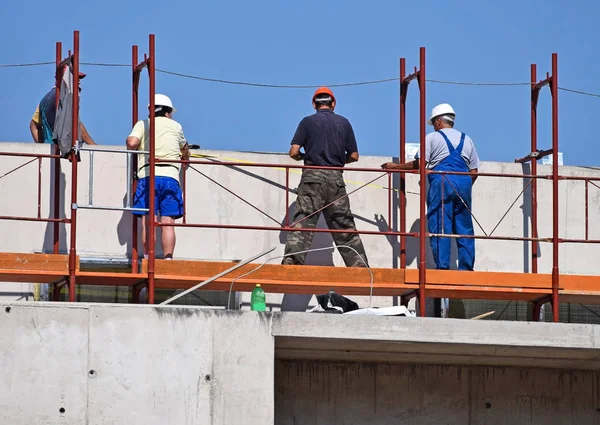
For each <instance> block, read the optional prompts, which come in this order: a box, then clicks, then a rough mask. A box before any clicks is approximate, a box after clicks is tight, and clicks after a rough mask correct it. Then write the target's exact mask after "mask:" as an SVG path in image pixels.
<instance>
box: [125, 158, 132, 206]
mask: <svg viewBox="0 0 600 425" xmlns="http://www.w3.org/2000/svg"><path fill="white" fill-rule="evenodd" d="M132 155H133V154H132V153H128V154H127V188H126V192H125V208H130V207H131V185H132V184H133V178H132V174H133V171H132V169H131V156H132Z"/></svg>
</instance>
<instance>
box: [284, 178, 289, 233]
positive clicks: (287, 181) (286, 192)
mask: <svg viewBox="0 0 600 425" xmlns="http://www.w3.org/2000/svg"><path fill="white" fill-rule="evenodd" d="M285 227H290V168H289V167H285Z"/></svg>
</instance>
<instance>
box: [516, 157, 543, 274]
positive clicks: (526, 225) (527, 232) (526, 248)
mask: <svg viewBox="0 0 600 425" xmlns="http://www.w3.org/2000/svg"><path fill="white" fill-rule="evenodd" d="M522 169H523V174H529V175H530V174H531V164H530V163H524V164H522ZM522 180H523V188H525V187H526V186H527V183H529V180H528V179H522ZM521 197H522V200H523V202H522V203H521V206H520V208H521V210H522V211H523V237H525V238H526V237H533V228H532V227H531V217H532V212H533V211H532V209H531V185H530V186H529V187H527V189H525V192H524V193H523V195H521ZM538 228H539V227H538ZM538 236H539V235H538ZM535 243H536V244H537V258H540V257H541V256H542V246H541V244H540V243H539V242H535ZM531 244H532V242H529V241H523V272H524V273H529V272H530V271H531V262H532V253H531Z"/></svg>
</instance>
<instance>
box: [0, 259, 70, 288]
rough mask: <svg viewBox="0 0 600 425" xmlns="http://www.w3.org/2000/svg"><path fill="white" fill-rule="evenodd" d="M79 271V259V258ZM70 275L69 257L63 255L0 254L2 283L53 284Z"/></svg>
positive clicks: (0, 279)
mask: <svg viewBox="0 0 600 425" xmlns="http://www.w3.org/2000/svg"><path fill="white" fill-rule="evenodd" d="M77 269H79V257H77ZM68 274H69V256H68V255H61V254H31V253H15V252H2V253H0V281H2V282H20V283H51V282H55V281H57V280H59V279H61V278H62V277H65V276H68Z"/></svg>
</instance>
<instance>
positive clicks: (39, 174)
mask: <svg viewBox="0 0 600 425" xmlns="http://www.w3.org/2000/svg"><path fill="white" fill-rule="evenodd" d="M37 196H38V198H37V202H38V210H37V218H42V158H41V157H40V158H38V192H37Z"/></svg>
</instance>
